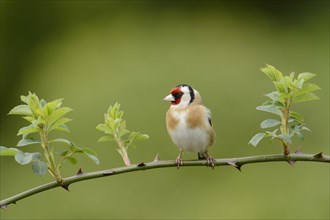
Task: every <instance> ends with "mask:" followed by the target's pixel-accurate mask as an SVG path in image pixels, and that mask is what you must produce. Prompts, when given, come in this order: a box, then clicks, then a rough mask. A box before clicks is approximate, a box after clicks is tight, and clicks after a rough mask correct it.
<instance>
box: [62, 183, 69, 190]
mask: <svg viewBox="0 0 330 220" xmlns="http://www.w3.org/2000/svg"><path fill="white" fill-rule="evenodd" d="M69 185H70V184H66V185H61V187H62V188H63V189H65V190H66V191H68V192H70V190H69Z"/></svg>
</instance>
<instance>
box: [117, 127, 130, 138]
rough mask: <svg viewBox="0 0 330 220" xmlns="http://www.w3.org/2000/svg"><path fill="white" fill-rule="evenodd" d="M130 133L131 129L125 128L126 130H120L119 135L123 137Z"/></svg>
mask: <svg viewBox="0 0 330 220" xmlns="http://www.w3.org/2000/svg"><path fill="white" fill-rule="evenodd" d="M129 133H130V132H129V130H126V129H124V130H121V131H119V133H118V136H119V137H122V136H124V135H126V134H129Z"/></svg>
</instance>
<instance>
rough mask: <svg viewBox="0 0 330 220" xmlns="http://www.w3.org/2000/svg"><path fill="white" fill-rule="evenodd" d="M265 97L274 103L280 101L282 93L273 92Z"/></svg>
mask: <svg viewBox="0 0 330 220" xmlns="http://www.w3.org/2000/svg"><path fill="white" fill-rule="evenodd" d="M265 96H267V97H268V98H270V99H271V100H272V101H273V102H274V101H279V96H280V93H279V92H278V91H273V92H270V93H267V94H265Z"/></svg>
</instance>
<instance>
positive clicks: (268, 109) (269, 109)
mask: <svg viewBox="0 0 330 220" xmlns="http://www.w3.org/2000/svg"><path fill="white" fill-rule="evenodd" d="M256 109H257V110H259V111H264V112H269V113H273V114H275V115H281V111H280V110H278V109H277V108H275V107H274V106H272V105H260V106H258V107H257V108H256Z"/></svg>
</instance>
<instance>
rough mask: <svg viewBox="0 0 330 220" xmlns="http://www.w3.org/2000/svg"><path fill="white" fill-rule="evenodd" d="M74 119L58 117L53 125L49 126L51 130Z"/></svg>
mask: <svg viewBox="0 0 330 220" xmlns="http://www.w3.org/2000/svg"><path fill="white" fill-rule="evenodd" d="M69 121H72V119H69V118H60V119H58V120H57V121H56V122H55V123H54V124H52V125H51V126H49V128H48V129H49V131H52V130H54V129H57V128H58V127H60V126H62V125H64V124H65V123H67V122H69Z"/></svg>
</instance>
